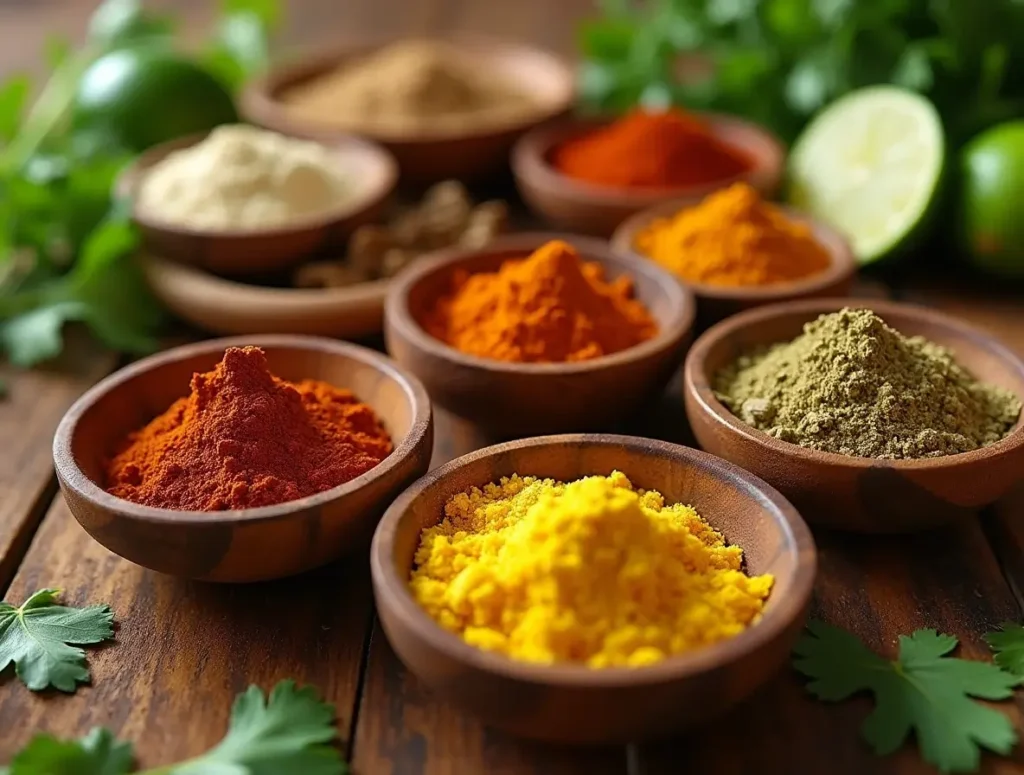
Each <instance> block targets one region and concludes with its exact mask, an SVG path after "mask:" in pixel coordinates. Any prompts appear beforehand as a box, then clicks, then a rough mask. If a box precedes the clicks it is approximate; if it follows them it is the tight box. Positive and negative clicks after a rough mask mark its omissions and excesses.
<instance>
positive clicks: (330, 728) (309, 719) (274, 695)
mask: <svg viewBox="0 0 1024 775" xmlns="http://www.w3.org/2000/svg"><path fill="white" fill-rule="evenodd" d="M336 734H337V732H336V730H335V728H334V707H333V706H331V705H329V704H327V703H324V702H321V701H320V700H319V699H317V696H316V692H315V691H314V690H313V689H312V688H310V687H305V688H303V689H298V688H296V686H295V683H294V681H282V682H281V683H279V684H278V685H277V686H275V687H274V689H273V691H272V692H271V693H270V699H269V701H267V702H266V703H264V699H263V692H261V691H260V690H259V688H258V687H256V686H250V687H249V688H248V690H246V691H245V692H243V693H242V694H240V695H238V697H237V698H236V699H235V704H234V706H233V707H232V708H231V721H230V723H229V725H228V733H227V735H226V736H225V737H224V739H223V740H222V741H221V742H220V744H218V745H217V747H216V748H213V749H212V750H210V751H209V752H207V753H205V754H203V755H202V756H200V757H199V758H198V759H193V760H192V761H191V762H186V763H185V764H183V765H181V766H179V767H176V768H175V769H174V771H173V772H174V775H220V774H221V773H223V775H229V774H230V775H276V774H277V773H282V772H301V773H303V775H339V774H340V773H343V772H345V765H344V764H343V762H342V760H341V755H340V754H339V753H338V751H337V749H335V748H334V747H332V746H331V745H330V741H331V740H333V739H334V737H335V736H336Z"/></svg>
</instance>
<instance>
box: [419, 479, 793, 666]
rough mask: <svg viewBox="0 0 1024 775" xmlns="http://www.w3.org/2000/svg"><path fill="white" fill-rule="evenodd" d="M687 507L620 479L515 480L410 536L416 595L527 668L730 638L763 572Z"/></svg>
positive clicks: (608, 662)
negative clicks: (415, 539)
mask: <svg viewBox="0 0 1024 775" xmlns="http://www.w3.org/2000/svg"><path fill="white" fill-rule="evenodd" d="M742 564H743V553H742V550H741V549H740V548H739V547H738V546H728V545H726V543H725V540H724V538H723V537H722V535H721V533H719V532H718V531H716V530H714V529H713V528H712V527H711V526H709V525H708V524H707V523H706V522H705V521H704V520H703V519H701V518H700V516H698V514H697V513H696V512H695V511H694V510H693V509H692V508H690V507H689V506H684V505H681V504H676V505H665V499H664V498H663V497H662V495H661V494H660V493H657V492H654V491H647V492H644V491H642V490H637V489H636V488H635V487H633V485H632V484H631V483H630V481H629V480H628V479H627V478H626V477H625V476H624V475H623V474H622V473H619V472H613V473H612V474H611V476H607V477H605V476H591V477H587V478H585V479H581V480H579V481H576V482H572V483H571V484H562V483H560V482H554V481H552V480H550V479H543V480H542V479H535V478H533V477H529V476H527V477H519V476H511V477H509V478H507V479H502V480H501V481H500V482H498V483H495V484H489V485H486V486H485V487H483V488H482V489H476V488H473V489H471V490H469V491H468V492H464V493H460V494H458V495H455V496H453V497H452V498H451V499H450V500H449V501H448V502H447V503H446V504H445V509H444V519H443V520H442V521H441V523H440V524H439V525H437V526H435V527H431V528H427V529H426V530H424V531H423V534H422V536H421V538H420V545H419V549H418V550H417V552H416V558H415V568H414V570H413V573H412V578H411V580H410V588H411V591H412V594H413V596H414V597H415V598H416V600H417V601H418V602H419V604H420V605H421V606H423V608H424V609H425V610H426V611H427V613H428V614H430V616H431V617H433V618H434V619H435V620H436V621H437V622H438V623H439V624H440V625H441V626H442V627H445V628H446V629H448V630H451V631H452V632H455V633H457V634H458V635H460V636H461V637H462V638H463V639H464V640H465V641H466V642H467V643H469V644H470V645H473V646H476V647H478V648H481V649H486V650H488V651H495V652H498V653H501V654H506V655H508V656H509V657H512V658H514V659H518V660H522V661H526V662H538V663H543V664H552V663H559V662H577V663H583V664H585V665H587V666H589V667H594V668H602V667H613V666H629V667H638V666H642V665H647V664H651V663H654V662H658V661H660V660H662V659H664V658H665V657H668V656H671V655H673V654H681V653H684V652H687V651H691V650H693V649H697V648H700V647H703V646H707V645H710V644H712V643H717V642H718V641H721V640H724V639H727V638H731V637H733V636H735V635H738V634H739V633H740V632H742V631H743V630H744V629H746V628H747V627H748V626H749V625H751V624H753V623H755V622H756V621H757V620H758V619H759V618H760V616H761V611H762V609H763V606H764V601H765V599H766V598H767V597H768V594H769V592H770V590H771V587H772V583H773V579H772V577H771V576H769V575H763V576H753V577H751V576H747V575H746V574H745V573H744V572H743V570H742Z"/></svg>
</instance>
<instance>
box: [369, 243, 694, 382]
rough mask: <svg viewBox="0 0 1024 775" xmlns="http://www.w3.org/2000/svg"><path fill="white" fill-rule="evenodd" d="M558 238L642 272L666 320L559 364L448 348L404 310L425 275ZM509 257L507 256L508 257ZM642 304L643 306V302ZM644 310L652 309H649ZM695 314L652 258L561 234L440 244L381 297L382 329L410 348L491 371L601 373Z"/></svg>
mask: <svg viewBox="0 0 1024 775" xmlns="http://www.w3.org/2000/svg"><path fill="white" fill-rule="evenodd" d="M554 240H562V241H564V242H568V243H569V244H570V245H572V246H573V247H575V248H577V249H578V250H579V253H580V257H581V258H582V259H583V260H584V261H597V262H598V263H600V264H602V266H603V265H604V264H605V262H609V263H620V264H622V265H623V266H624V267H625V269H626V272H627V273H628V274H629V275H630V276H631V277H635V276H636V275H644V276H645V277H646V278H647V279H648V280H651V281H652V282H653V283H654V284H655V285H657V286H658V287H659V288H660V289H661V291H662V292H664V293H665V294H667V296H668V300H669V304H670V307H671V310H670V314H669V318H668V321H667V323H664V324H663V323H662V322H661V321H657V322H658V332H657V333H656V334H655V335H654V336H653V337H651V338H650V339H647V340H644V341H643V342H640V343H639V344H635V345H633V346H632V347H627V348H626V349H625V350H619V351H618V352H614V353H610V354H608V355H602V356H600V357H598V358H591V359H589V360H585V361H565V362H559V363H519V362H513V361H499V360H496V359H493V358H484V357H482V356H479V355H470V354H469V353H464V352H462V351H461V350H458V349H456V348H455V347H452V346H451V345H449V344H446V343H445V342H442V341H441V340H440V339H436V338H435V337H433V336H431V335H430V334H429V333H428V332H427V331H426V330H425V329H424V328H423V326H421V325H420V322H419V321H418V320H416V318H415V316H414V315H413V314H412V311H411V310H410V309H409V295H410V293H411V292H412V290H413V288H415V287H416V286H417V285H418V284H419V283H420V282H421V281H423V279H424V278H425V277H427V276H428V275H430V274H433V273H434V272H436V271H438V270H439V269H444V268H448V269H452V268H454V267H455V266H457V265H458V264H462V263H465V262H468V261H472V260H474V259H476V258H479V257H480V256H483V255H490V254H502V253H523V254H526V253H531V252H533V251H534V250H536V249H537V248H539V247H541V246H542V245H544V244H546V243H548V242H551V241H554ZM509 258H512V256H509ZM644 306H645V307H647V305H646V304H645V305H644ZM648 312H649V313H650V314H651V315H652V317H653V313H652V312H651V310H650V309H649V308H648ZM696 314H697V305H696V301H695V299H694V297H693V294H692V293H691V292H690V290H689V289H687V288H685V287H684V286H683V285H682V284H680V283H679V282H677V281H676V279H675V277H674V276H673V275H672V274H671V273H670V272H668V271H667V270H665V269H663V268H661V267H660V266H658V265H657V264H655V263H654V262H653V261H648V260H646V259H641V258H638V257H637V256H633V255H629V254H625V253H622V252H620V251H617V250H615V249H614V248H613V247H612V246H611V245H609V244H608V243H607V242H605V241H604V240H601V239H597V238H595V237H585V236H582V235H577V234H568V233H562V232H538V231H530V232H517V233H514V234H506V235H502V236H499V237H496V238H495V239H493V240H491V241H490V242H488V243H487V244H486V245H485V246H484V247H482V248H460V247H453V248H442V249H440V250H437V251H434V252H432V253H428V254H425V255H424V256H422V257H421V258H419V259H417V260H416V261H415V262H414V263H413V264H412V265H411V266H409V267H407V268H406V269H403V270H402V271H401V272H399V273H398V274H397V275H395V277H394V278H392V283H391V287H390V288H389V289H388V293H387V297H386V298H385V300H384V318H385V330H386V329H387V328H388V327H389V326H393V327H394V328H396V329H398V331H399V333H400V335H401V336H402V337H404V338H405V339H407V340H408V341H409V342H410V343H411V344H412V346H414V347H415V348H417V349H419V350H422V351H425V352H427V353H429V354H430V355H431V356H433V357H435V358H439V359H443V360H447V361H454V362H455V363H458V364H459V365H460V366H463V367H468V368H474V369H483V370H487V371H492V372H504V373H515V374H535V375H541V374H551V375H555V374H557V375H563V376H564V375H569V374H582V373H587V372H594V371H600V370H602V369H611V368H615V367H618V366H622V365H624V364H627V363H632V362H634V361H638V360H641V359H643V358H646V357H650V356H652V355H654V354H656V353H659V352H662V351H664V350H665V349H667V348H670V347H672V346H673V345H674V343H676V342H678V341H680V340H681V339H682V338H683V337H685V336H686V334H687V332H689V331H690V330H692V328H693V322H694V319H695V317H696Z"/></svg>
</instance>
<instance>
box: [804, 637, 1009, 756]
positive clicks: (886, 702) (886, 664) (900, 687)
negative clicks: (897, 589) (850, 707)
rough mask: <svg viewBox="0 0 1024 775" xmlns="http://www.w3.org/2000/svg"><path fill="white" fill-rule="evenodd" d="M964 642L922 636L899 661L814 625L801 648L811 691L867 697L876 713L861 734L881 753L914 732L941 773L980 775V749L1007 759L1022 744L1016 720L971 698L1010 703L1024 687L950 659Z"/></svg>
mask: <svg viewBox="0 0 1024 775" xmlns="http://www.w3.org/2000/svg"><path fill="white" fill-rule="evenodd" d="M956 646H957V639H956V638H954V637H952V636H950V635H940V634H938V633H936V632H935V630H918V631H916V632H914V633H913V634H912V635H910V636H901V637H900V639H899V655H898V656H897V658H896V659H895V660H893V661H889V660H886V659H883V658H882V657H880V656H879V655H877V654H875V653H874V652H873V651H871V650H869V649H868V648H867V647H866V646H865V645H864V644H863V643H861V641H860V640H858V639H857V638H856V637H855V636H853V635H852V634H851V633H849V632H846V631H845V630H842V629H839V628H837V627H832V626H830V625H827V624H825V623H823V622H817V621H816V622H811V623H810V624H809V625H808V627H807V632H805V634H804V635H803V636H802V637H801V639H800V640H799V641H798V643H797V645H796V648H795V649H794V655H795V656H794V660H793V665H794V667H795V668H796V669H797V670H798V671H799V672H801V673H803V674H804V675H806V676H807V677H809V678H810V679H811V682H810V683H809V684H808V685H807V690H808V691H809V692H810V693H811V694H813V695H814V696H815V697H817V698H818V699H821V700H824V701H826V702H838V701H840V700H845V699H847V698H848V697H851V696H852V695H854V694H857V693H859V692H863V691H867V692H871V693H872V694H873V695H874V698H875V707H874V710H872V712H871V714H870V715H869V716H868V717H867V719H866V720H865V721H864V724H863V726H862V727H861V736H862V737H863V738H864V740H865V741H866V742H867V743H868V745H870V746H871V748H872V749H873V750H874V752H875V753H876V754H878V755H886V754H890V753H892V752H894V751H895V750H897V749H898V748H899V747H900V746H901V745H902V744H903V743H904V741H905V740H906V739H907V737H908V736H909V735H910V733H911V732H913V733H914V735H915V737H916V739H917V743H918V746H919V748H920V749H921V755H922V757H923V758H924V760H925V761H926V762H928V763H929V764H932V765H934V766H935V767H936V768H937V769H938V770H939V771H940V772H973V771H975V770H977V768H978V765H979V760H980V749H981V748H986V749H988V750H990V751H993V752H995V753H999V754H1008V753H1009V752H1010V751H1011V750H1012V749H1013V747H1014V745H1016V743H1017V733H1016V731H1015V730H1014V728H1013V724H1012V723H1011V722H1010V719H1009V718H1008V717H1007V716H1006V715H1005V714H1003V713H1000V712H999V711H998V710H995V709H994V708H990V707H987V706H985V705H982V704H980V703H978V702H975V701H974V700H973V699H972V698H974V697H976V698H980V699H985V700H1004V699H1007V698H1009V697H1010V696H1011V695H1012V694H1013V689H1014V687H1016V686H1017V685H1019V684H1020V683H1021V681H1022V679H1021V678H1019V677H1018V676H1015V675H1012V674H1010V673H1007V672H1005V671H1003V670H1002V669H1000V667H998V666H997V665H992V664H987V663H984V662H976V661H972V660H966V659H958V658H955V657H950V656H948V655H949V653H950V652H952V651H953V649H955V648H956Z"/></svg>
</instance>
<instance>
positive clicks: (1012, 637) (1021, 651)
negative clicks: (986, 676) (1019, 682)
mask: <svg viewBox="0 0 1024 775" xmlns="http://www.w3.org/2000/svg"><path fill="white" fill-rule="evenodd" d="M985 642H986V643H987V644H988V645H989V648H991V649H992V654H993V660H994V661H995V663H996V664H997V665H999V667H1001V668H1003V670H1005V671H1006V672H1008V673H1012V674H1013V675H1016V676H1020V677H1022V678H1024V626H1021V625H1019V624H1012V623H1009V622H1007V623H1006V624H1003V625H1000V627H999V630H997V631H996V632H990V633H989V634H988V635H986V636H985Z"/></svg>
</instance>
